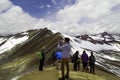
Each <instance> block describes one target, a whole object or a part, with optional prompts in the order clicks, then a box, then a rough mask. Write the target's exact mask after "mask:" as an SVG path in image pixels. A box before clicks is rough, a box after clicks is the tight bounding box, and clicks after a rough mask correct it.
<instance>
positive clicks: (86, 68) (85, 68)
mask: <svg viewBox="0 0 120 80" xmlns="http://www.w3.org/2000/svg"><path fill="white" fill-rule="evenodd" d="M84 71H86V72H87V71H88V62H83V72H84Z"/></svg>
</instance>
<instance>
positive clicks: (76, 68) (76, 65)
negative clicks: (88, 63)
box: [74, 62, 80, 71]
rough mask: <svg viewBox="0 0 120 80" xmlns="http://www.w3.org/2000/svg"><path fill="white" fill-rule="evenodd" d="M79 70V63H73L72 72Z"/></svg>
mask: <svg viewBox="0 0 120 80" xmlns="http://www.w3.org/2000/svg"><path fill="white" fill-rule="evenodd" d="M79 69H80V62H74V70H75V71H78V70H79Z"/></svg>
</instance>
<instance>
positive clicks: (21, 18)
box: [0, 1, 36, 33]
mask: <svg viewBox="0 0 120 80" xmlns="http://www.w3.org/2000/svg"><path fill="white" fill-rule="evenodd" d="M7 3H8V4H9V3H10V2H9V1H7ZM7 3H6V4H7ZM4 5H5V4H4ZM3 9H4V10H5V8H4V7H3V8H1V10H3ZM35 21H36V19H34V18H32V17H31V16H30V15H29V14H27V13H25V12H23V10H22V8H20V7H19V6H14V5H13V4H11V5H10V6H9V9H8V8H6V12H3V13H0V33H8V32H9V33H11V32H20V31H25V30H28V29H32V27H31V26H32V25H33V24H34V23H35Z"/></svg>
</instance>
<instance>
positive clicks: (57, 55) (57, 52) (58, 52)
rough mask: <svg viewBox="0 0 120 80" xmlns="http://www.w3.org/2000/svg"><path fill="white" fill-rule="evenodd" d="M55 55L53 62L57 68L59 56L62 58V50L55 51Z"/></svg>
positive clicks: (59, 60)
mask: <svg viewBox="0 0 120 80" xmlns="http://www.w3.org/2000/svg"><path fill="white" fill-rule="evenodd" d="M55 57H56V62H55V64H56V69H59V67H58V63H59V62H61V58H62V52H61V50H59V49H58V50H57V51H56V52H55Z"/></svg>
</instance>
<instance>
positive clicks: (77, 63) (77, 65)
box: [73, 51, 80, 71]
mask: <svg viewBox="0 0 120 80" xmlns="http://www.w3.org/2000/svg"><path fill="white" fill-rule="evenodd" d="M78 54H79V51H76V52H75V54H74V55H73V64H74V67H73V69H74V71H79V69H80V59H79V57H78Z"/></svg>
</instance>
